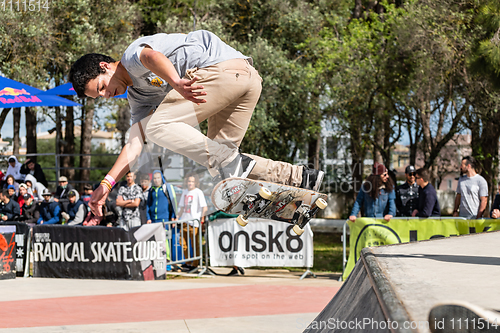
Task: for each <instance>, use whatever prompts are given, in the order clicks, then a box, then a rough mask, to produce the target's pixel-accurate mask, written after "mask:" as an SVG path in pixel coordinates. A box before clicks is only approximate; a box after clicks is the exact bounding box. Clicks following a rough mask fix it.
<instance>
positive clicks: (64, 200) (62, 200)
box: [54, 176, 73, 212]
mask: <svg viewBox="0 0 500 333" xmlns="http://www.w3.org/2000/svg"><path fill="white" fill-rule="evenodd" d="M71 190H73V186H71V184H69V183H68V178H66V177H65V176H61V177H59V186H57V189H56V194H55V195H54V201H55V202H59V204H60V205H61V209H62V211H63V212H68V204H69V199H68V193H69V192H70V191H71Z"/></svg>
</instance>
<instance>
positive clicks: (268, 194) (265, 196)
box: [259, 187, 273, 200]
mask: <svg viewBox="0 0 500 333" xmlns="http://www.w3.org/2000/svg"><path fill="white" fill-rule="evenodd" d="M259 195H260V196H261V198H262V199H266V200H267V199H269V198H270V197H271V195H273V192H271V191H269V190H268V189H267V188H265V187H262V188H261V189H260V191H259Z"/></svg>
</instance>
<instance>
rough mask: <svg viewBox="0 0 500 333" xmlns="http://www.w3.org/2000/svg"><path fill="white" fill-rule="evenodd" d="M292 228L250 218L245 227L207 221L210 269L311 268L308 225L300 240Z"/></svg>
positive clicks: (225, 222)
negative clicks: (220, 267)
mask: <svg viewBox="0 0 500 333" xmlns="http://www.w3.org/2000/svg"><path fill="white" fill-rule="evenodd" d="M292 228H293V225H291V224H288V223H284V222H278V221H273V220H264V219H253V218H251V219H250V221H249V223H248V224H247V226H246V227H241V226H240V225H239V224H238V223H237V222H236V219H219V220H215V221H213V222H210V224H209V228H208V239H209V243H208V244H209V251H210V266H239V267H255V266H263V267H312V266H313V261H314V250H313V232H312V230H311V226H310V225H309V223H308V224H307V225H306V228H305V230H304V233H303V234H302V235H301V236H300V237H299V236H297V235H296V234H295V232H293V230H292Z"/></svg>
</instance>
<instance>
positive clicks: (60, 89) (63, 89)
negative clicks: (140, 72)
mask: <svg viewBox="0 0 500 333" xmlns="http://www.w3.org/2000/svg"><path fill="white" fill-rule="evenodd" d="M40 95H60V96H69V95H76V92H75V89H74V88H73V85H72V84H71V82H68V83H65V84H63V85H60V86H57V87H55V88H52V89H49V90H47V91H44V92H42V93H39V94H38V96H40ZM113 98H127V92H126V91H125V93H124V94H121V95H118V96H115V97H113Z"/></svg>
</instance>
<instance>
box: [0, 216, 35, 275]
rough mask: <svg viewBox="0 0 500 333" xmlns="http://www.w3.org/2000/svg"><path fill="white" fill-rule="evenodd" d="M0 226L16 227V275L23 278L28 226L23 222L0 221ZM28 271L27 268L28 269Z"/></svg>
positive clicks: (26, 256)
mask: <svg viewBox="0 0 500 333" xmlns="http://www.w3.org/2000/svg"><path fill="white" fill-rule="evenodd" d="M0 225H14V226H16V237H15V240H16V275H17V276H24V269H25V268H26V260H27V259H28V255H29V254H28V239H29V233H30V226H29V225H27V224H26V223H23V222H14V221H2V222H0ZM28 270H29V267H28Z"/></svg>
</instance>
